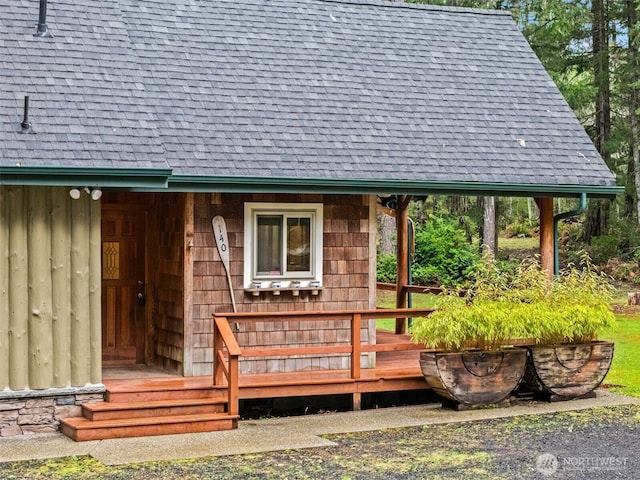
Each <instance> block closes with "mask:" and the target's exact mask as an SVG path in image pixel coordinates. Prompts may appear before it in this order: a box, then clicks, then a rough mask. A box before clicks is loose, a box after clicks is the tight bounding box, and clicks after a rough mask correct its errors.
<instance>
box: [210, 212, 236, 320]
mask: <svg viewBox="0 0 640 480" xmlns="http://www.w3.org/2000/svg"><path fill="white" fill-rule="evenodd" d="M211 225H212V226H213V236H214V237H215V239H216V246H217V247H218V253H219V254H220V260H222V264H223V265H224V270H225V272H226V273H227V283H228V284H229V295H231V303H232V305H233V311H234V312H235V311H236V299H235V297H234V295H233V283H232V282H231V271H230V270H229V237H228V236H227V224H226V223H225V221H224V218H222V217H221V216H220V215H216V216H215V217H213V220H211Z"/></svg>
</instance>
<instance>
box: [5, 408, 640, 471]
mask: <svg viewBox="0 0 640 480" xmlns="http://www.w3.org/2000/svg"><path fill="white" fill-rule="evenodd" d="M325 438H327V439H328V440H331V441H332V442H335V446H329V447H318V448H308V449H300V450H288V451H281V452H272V453H257V454H248V455H231V456H221V457H207V458H200V459H192V460H179V461H162V462H147V463H138V464H127V465H116V466H108V465H104V464H102V463H100V462H99V461H97V460H95V459H94V458H92V457H90V456H81V457H65V458H62V459H54V460H30V461H24V462H9V463H0V478H1V479H6V480H10V479H74V480H76V479H103V478H104V479H106V478H108V479H123V480H142V479H145V480H148V479H180V480H189V479H234V480H235V479H314V480H316V479H343V480H348V479H354V480H355V479H366V480H374V479H423V478H424V479H474V480H483V479H492V480H496V479H518V480H520V479H551V480H556V479H557V480H560V479H584V480H593V479H616V478H620V479H625V480H631V479H640V458H639V457H640V455H639V452H640V405H624V406H615V407H596V408H590V409H587V410H581V411H570V412H563V413H550V414H543V415H526V416H518V417H512V418H497V419H488V420H478V421H472V422H464V423H449V424H437V425H424V426H417V427H405V428H392V429H386V430H378V431H372V432H360V433H349V434H339V435H326V436H325ZM0 447H1V444H0Z"/></svg>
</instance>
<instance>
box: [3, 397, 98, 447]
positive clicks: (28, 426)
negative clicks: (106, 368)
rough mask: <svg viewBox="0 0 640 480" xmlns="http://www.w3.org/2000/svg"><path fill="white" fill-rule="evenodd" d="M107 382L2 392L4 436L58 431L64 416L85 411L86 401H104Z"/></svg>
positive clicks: (76, 415) (78, 414) (72, 415)
mask: <svg viewBox="0 0 640 480" xmlns="http://www.w3.org/2000/svg"><path fill="white" fill-rule="evenodd" d="M105 391H106V389H105V387H104V385H91V386H86V387H80V388H51V389H47V390H20V391H4V392H0V437H12V436H15V435H28V434H32V433H54V432H57V431H58V430H59V427H60V419H61V418H68V417H79V416H81V415H82V413H81V411H82V406H81V405H82V404H83V403H95V402H103V401H104V393H105Z"/></svg>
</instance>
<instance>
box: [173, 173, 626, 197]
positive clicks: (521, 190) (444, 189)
mask: <svg viewBox="0 0 640 480" xmlns="http://www.w3.org/2000/svg"><path fill="white" fill-rule="evenodd" d="M168 188H169V190H171V191H181V192H212V191H215V192H234V193H249V192H251V193H292V192H296V193H335V194H379V193H382V192H384V193H388V194H403V195H425V194H434V193H437V194H451V195H485V196H506V197H516V196H519V197H576V198H578V197H580V196H581V195H582V194H583V193H586V194H587V195H588V196H589V197H591V198H613V197H615V196H616V195H619V194H621V193H622V192H623V191H624V188H623V187H618V186H604V185H602V186H601V185H542V184H541V185H531V184H526V185H523V184H515V183H477V182H428V181H424V182H421V181H395V180H394V181H386V180H357V179H350V180H334V179H310V178H305V179H300V178H264V177H191V176H178V175H174V176H171V177H170V178H169V186H168Z"/></svg>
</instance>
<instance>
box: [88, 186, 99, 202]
mask: <svg viewBox="0 0 640 480" xmlns="http://www.w3.org/2000/svg"><path fill="white" fill-rule="evenodd" d="M85 190H86V191H87V193H89V195H91V200H100V197H102V190H100V189H99V188H92V189H91V192H89V189H88V188H86V189H85Z"/></svg>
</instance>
